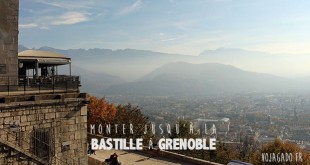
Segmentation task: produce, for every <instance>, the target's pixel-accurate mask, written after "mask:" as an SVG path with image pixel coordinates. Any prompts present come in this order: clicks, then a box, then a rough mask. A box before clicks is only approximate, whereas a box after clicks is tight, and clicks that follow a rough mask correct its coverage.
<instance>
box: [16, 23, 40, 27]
mask: <svg viewBox="0 0 310 165" xmlns="http://www.w3.org/2000/svg"><path fill="white" fill-rule="evenodd" d="M18 26H19V28H36V27H38V24H36V23H29V24H19V25H18Z"/></svg>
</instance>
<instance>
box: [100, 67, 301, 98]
mask: <svg viewBox="0 0 310 165" xmlns="http://www.w3.org/2000/svg"><path fill="white" fill-rule="evenodd" d="M292 90H297V85H296V84H295V82H293V81H292V80H290V79H286V78H282V77H277V76H273V75H269V74H262V73H255V72H248V71H243V70H240V69H238V68H236V67H233V66H230V65H223V64H217V63H206V64H190V63H185V62H177V63H169V64H166V65H163V66H162V67H160V68H158V69H156V70H154V71H153V72H151V73H150V74H148V75H146V76H144V77H142V78H140V79H139V80H138V81H136V82H130V83H125V84H120V85H116V86H112V87H110V88H108V89H105V90H104V91H103V93H105V94H108V95H128V96H141V95H142V96H183V97H194V96H196V97H197V96H208V95H214V94H225V93H226V94H229V93H248V92H283V91H286V92H288V91H292Z"/></svg>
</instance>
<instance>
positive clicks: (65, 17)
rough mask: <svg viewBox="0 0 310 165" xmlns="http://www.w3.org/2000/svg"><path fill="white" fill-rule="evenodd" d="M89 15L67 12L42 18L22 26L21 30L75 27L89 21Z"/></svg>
mask: <svg viewBox="0 0 310 165" xmlns="http://www.w3.org/2000/svg"><path fill="white" fill-rule="evenodd" d="M89 15H90V14H88V13H84V12H65V13H63V14H61V15H59V16H41V17H39V18H37V19H36V20H34V21H33V22H32V23H28V24H20V25H19V27H20V28H24V29H25V28H38V29H44V30H48V29H50V26H60V25H73V24H77V23H81V22H85V21H88V20H89V19H90V18H89Z"/></svg>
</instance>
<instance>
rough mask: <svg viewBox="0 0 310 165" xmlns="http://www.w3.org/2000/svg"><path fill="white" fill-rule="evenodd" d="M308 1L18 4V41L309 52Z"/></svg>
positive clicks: (58, 0)
mask: <svg viewBox="0 0 310 165" xmlns="http://www.w3.org/2000/svg"><path fill="white" fill-rule="evenodd" d="M309 6H310V1H307V0H298V1H292V0H289V1H288V0H257V1H254V0H193V1H190V0H128V1H125V0H27V1H26V0H20V18H19V24H20V25H19V30H20V35H19V44H23V45H25V46H27V47H30V48H32V47H36V48H38V47H41V46H50V47H55V48H61V49H71V48H109V49H126V48H132V49H142V50H152V51H159V52H167V53H179V54H188V55H198V54H199V53H201V52H202V51H204V50H206V49H217V48H220V47H225V48H242V49H247V50H258V51H265V52H271V53H310V32H309V29H310V10H309Z"/></svg>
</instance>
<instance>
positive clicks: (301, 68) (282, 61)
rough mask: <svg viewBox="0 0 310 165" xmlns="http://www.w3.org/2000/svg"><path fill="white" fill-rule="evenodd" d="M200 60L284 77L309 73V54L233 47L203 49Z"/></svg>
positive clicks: (307, 74)
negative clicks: (268, 51) (275, 52)
mask: <svg viewBox="0 0 310 165" xmlns="http://www.w3.org/2000/svg"><path fill="white" fill-rule="evenodd" d="M199 58H201V61H208V62H215V63H221V64H229V65H233V66H236V67H238V68H242V69H244V70H248V71H254V72H260V73H269V74H273V75H279V76H284V77H304V76H309V73H310V67H309V66H310V55H309V54H285V53H278V54H271V53H266V52H259V51H247V50H243V49H235V48H219V49H216V50H205V51H203V52H202V53H201V54H200V55H199Z"/></svg>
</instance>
